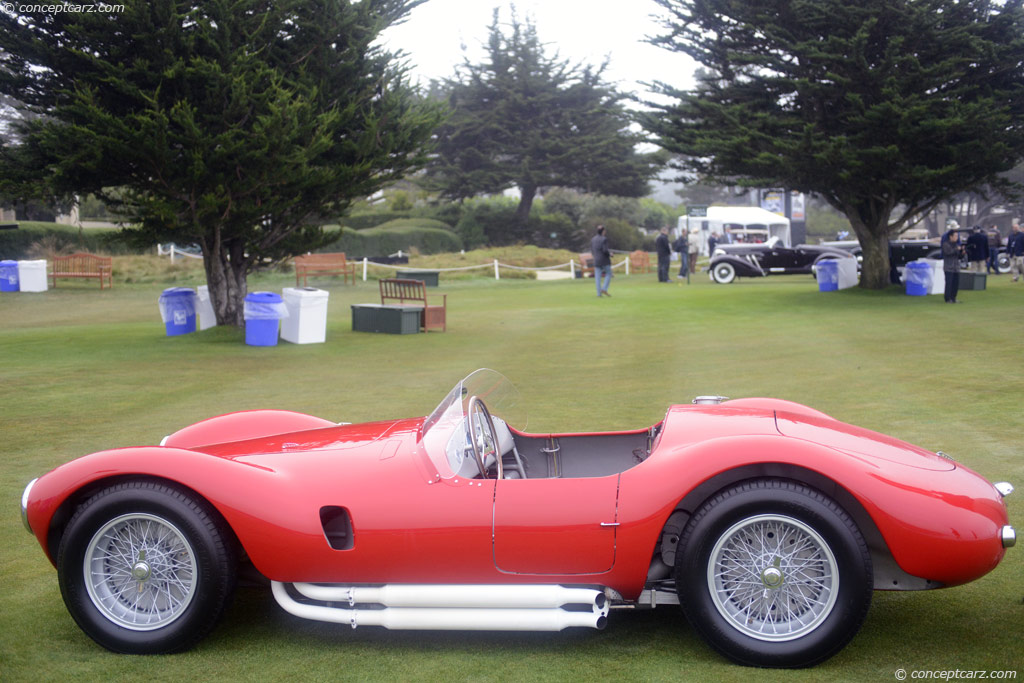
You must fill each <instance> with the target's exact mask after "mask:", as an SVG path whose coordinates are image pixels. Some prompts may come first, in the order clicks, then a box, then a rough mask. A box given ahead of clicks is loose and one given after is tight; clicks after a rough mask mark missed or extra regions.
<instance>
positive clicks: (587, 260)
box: [580, 252, 594, 277]
mask: <svg viewBox="0 0 1024 683" xmlns="http://www.w3.org/2000/svg"><path fill="white" fill-rule="evenodd" d="M588 275H590V276H593V275H594V255H593V254H590V253H587V252H583V253H582V254H580V277H587V276H588Z"/></svg>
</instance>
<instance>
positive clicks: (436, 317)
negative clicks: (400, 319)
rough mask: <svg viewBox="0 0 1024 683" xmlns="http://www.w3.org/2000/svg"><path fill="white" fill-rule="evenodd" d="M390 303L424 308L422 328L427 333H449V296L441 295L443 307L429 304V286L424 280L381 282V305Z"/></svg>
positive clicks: (384, 280)
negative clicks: (437, 331) (433, 331)
mask: <svg viewBox="0 0 1024 683" xmlns="http://www.w3.org/2000/svg"><path fill="white" fill-rule="evenodd" d="M389 301H397V302H398V303H399V304H404V303H406V302H410V303H415V304H416V305H420V306H423V315H422V317H421V318H420V326H421V327H422V328H423V330H424V331H425V332H427V331H430V330H437V329H440V330H441V331H442V332H445V331H447V329H448V326H447V320H446V319H447V311H448V295H447V294H442V295H441V305H440V306H438V305H437V304H433V305H431V304H429V303H427V286H426V285H425V284H424V283H423V281H422V280H401V279H396V278H385V279H382V280H381V281H380V303H381V305H386V304H387V303H388V302H389Z"/></svg>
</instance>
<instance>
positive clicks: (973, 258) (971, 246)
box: [965, 225, 988, 273]
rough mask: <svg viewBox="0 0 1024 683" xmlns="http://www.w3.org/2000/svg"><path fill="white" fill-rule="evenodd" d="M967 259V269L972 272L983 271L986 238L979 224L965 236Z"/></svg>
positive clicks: (986, 249)
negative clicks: (968, 264)
mask: <svg viewBox="0 0 1024 683" xmlns="http://www.w3.org/2000/svg"><path fill="white" fill-rule="evenodd" d="M965 246H966V248H967V261H968V262H969V263H970V266H969V270H970V271H972V272H974V273H984V272H985V261H987V260H988V238H986V237H985V235H984V234H983V233H982V232H981V226H980V225H975V226H974V230H972V231H971V234H970V236H969V237H968V238H967V244H966V245H965Z"/></svg>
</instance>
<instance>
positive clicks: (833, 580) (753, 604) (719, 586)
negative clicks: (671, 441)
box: [707, 514, 839, 642]
mask: <svg viewBox="0 0 1024 683" xmlns="http://www.w3.org/2000/svg"><path fill="white" fill-rule="evenodd" d="M707 582H708V588H709V590H710V593H711V600H712V603H713V604H714V606H715V608H716V609H717V610H718V612H719V614H721V615H722V617H723V618H725V619H726V621H728V622H729V623H730V624H731V625H732V626H733V627H734V628H736V629H737V630H739V631H740V632H741V633H744V634H746V635H748V636H750V637H752V638H756V639H758V640H765V641H776V642H777V641H787V640H794V639H796V638H800V637H802V636H804V635H806V634H808V633H810V632H812V631H814V630H815V629H816V628H817V627H818V626H820V625H821V623H822V622H823V621H824V620H825V619H826V618H827V617H828V616H829V614H830V613H831V612H832V608H833V607H834V606H835V603H836V597H837V595H838V594H839V567H838V564H837V563H836V559H835V556H834V555H833V553H832V550H831V549H830V548H829V546H828V543H827V542H826V541H825V539H824V538H822V536H821V535H820V534H819V533H818V532H817V531H815V530H814V529H812V528H811V527H810V526H808V525H806V524H804V523H803V522H801V521H799V520H797V519H794V518H792V517H787V516H784V515H771V514H765V515H757V516H754V517H749V518H747V519H743V520H741V521H739V522H737V523H736V524H733V525H732V526H731V527H729V529H727V530H726V531H725V532H724V533H723V534H722V535H721V536H720V537H719V539H718V542H717V543H715V545H714V547H713V548H712V550H711V556H710V562H708V565H707Z"/></svg>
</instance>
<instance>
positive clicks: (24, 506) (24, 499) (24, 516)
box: [21, 477, 39, 534]
mask: <svg viewBox="0 0 1024 683" xmlns="http://www.w3.org/2000/svg"><path fill="white" fill-rule="evenodd" d="M37 481H39V478H38V477H36V478H35V479H33V480H32V481H30V482H29V483H28V486H26V487H25V491H24V493H22V494H21V521H22V522H23V523H24V524H25V528H26V529H28V532H29V533H30V534H31V533H33V531H32V527H31V526H30V525H29V523H28V496H29V494H30V493H31V492H32V486H33V485H34V484H35V483H36V482H37Z"/></svg>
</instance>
